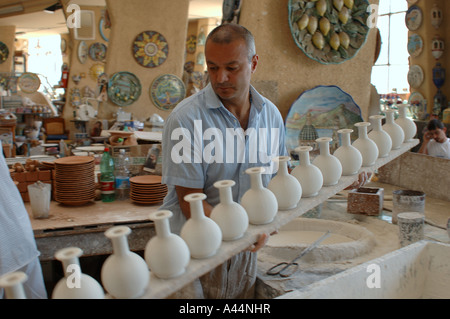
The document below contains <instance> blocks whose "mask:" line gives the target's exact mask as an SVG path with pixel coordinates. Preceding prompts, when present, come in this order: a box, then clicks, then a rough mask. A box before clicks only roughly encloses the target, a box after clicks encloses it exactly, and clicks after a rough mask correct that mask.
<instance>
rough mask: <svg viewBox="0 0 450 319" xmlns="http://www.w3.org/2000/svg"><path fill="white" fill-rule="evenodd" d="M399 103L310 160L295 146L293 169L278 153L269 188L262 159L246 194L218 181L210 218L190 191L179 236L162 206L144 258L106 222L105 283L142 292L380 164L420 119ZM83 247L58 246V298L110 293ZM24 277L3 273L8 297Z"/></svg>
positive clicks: (18, 294)
mask: <svg viewBox="0 0 450 319" xmlns="http://www.w3.org/2000/svg"><path fill="white" fill-rule="evenodd" d="M394 112H395V111H393V110H387V111H386V124H384V125H383V126H382V125H381V123H382V122H381V120H382V119H383V118H384V116H382V115H373V116H371V117H370V120H371V122H372V126H373V130H372V131H371V132H370V133H369V134H368V133H367V128H368V126H370V123H369V122H360V123H356V124H355V126H356V127H357V128H358V139H357V140H356V141H355V142H354V143H353V144H351V142H350V134H351V133H352V132H353V130H351V129H342V130H339V131H338V133H339V134H340V136H341V146H340V147H339V148H338V149H337V150H336V151H335V152H334V155H331V154H330V144H329V143H330V141H331V138H328V137H322V138H318V139H317V140H316V141H317V143H318V144H319V148H320V154H319V155H318V156H317V157H316V158H315V159H314V160H313V162H312V163H311V162H310V158H309V152H310V151H311V150H312V148H311V147H309V146H301V147H298V148H297V151H298V153H299V158H300V165H299V166H297V167H296V168H294V170H293V171H292V172H291V174H289V172H288V167H287V163H288V161H289V160H290V158H289V157H288V156H280V157H278V158H276V159H275V160H276V162H277V163H278V165H279V166H278V173H277V175H276V176H275V177H274V178H273V179H272V180H271V181H270V183H269V185H268V186H267V188H265V187H264V186H263V183H262V178H261V174H262V173H263V172H264V168H262V167H253V168H249V169H247V170H246V173H247V174H248V175H249V176H250V181H251V187H250V189H249V190H247V191H246V193H245V194H244V195H243V197H242V199H241V203H240V204H238V203H236V202H234V201H233V198H232V192H231V188H232V187H233V186H234V185H235V182H234V181H231V180H223V181H217V182H216V183H215V184H214V186H215V187H216V188H217V189H218V190H219V195H220V203H219V204H218V205H216V206H215V207H214V208H213V210H212V212H211V218H207V217H206V216H205V214H204V211H203V201H204V200H205V199H206V195H205V194H202V193H195V194H189V195H187V196H185V198H184V199H185V200H186V201H187V202H189V205H190V208H191V218H190V219H188V220H187V221H186V223H185V224H184V225H183V227H182V229H181V232H180V236H178V235H176V234H173V233H171V231H170V226H169V218H170V217H171V216H172V212H170V211H167V210H162V211H156V212H154V213H151V214H150V219H151V220H153V221H154V223H155V230H156V236H154V237H152V238H151V239H150V240H149V242H148V243H147V245H146V248H145V254H144V259H143V258H142V257H140V256H139V255H137V254H136V253H133V252H131V251H130V249H129V247H128V241H127V236H128V235H129V234H130V233H131V229H130V228H129V227H126V226H116V227H112V228H110V229H108V230H107V231H106V232H105V236H106V237H108V238H109V239H110V240H111V242H112V246H113V254H112V255H110V256H109V257H108V258H107V259H106V260H105V262H104V264H103V266H102V271H101V280H102V283H103V287H104V289H105V290H106V291H107V292H108V293H109V294H110V295H111V296H112V297H114V298H138V297H140V296H142V295H143V294H144V293H145V291H146V290H147V288H148V284H149V281H150V271H151V272H152V273H153V274H154V275H155V276H157V277H159V278H162V279H169V278H174V277H177V276H180V275H182V274H183V273H184V272H185V270H186V267H187V266H188V264H189V261H190V259H191V258H195V259H203V258H208V257H211V256H213V255H215V254H216V253H217V251H218V249H219V248H220V245H221V243H222V241H223V240H224V241H232V240H236V239H239V238H241V237H242V236H243V235H244V234H245V232H246V231H247V228H248V226H249V224H253V225H262V224H268V223H271V222H272V221H273V220H274V218H275V216H276V214H277V212H278V211H279V210H290V209H294V208H295V207H297V205H298V204H299V202H300V199H301V198H302V197H303V198H306V197H313V196H317V195H318V194H319V191H320V189H321V188H322V187H323V186H332V185H335V184H337V183H338V181H339V179H340V178H341V176H343V175H344V176H346V175H355V174H357V173H358V172H359V170H360V168H361V167H369V166H372V165H374V164H375V161H376V159H377V158H379V157H386V156H388V154H389V152H390V151H391V149H396V148H399V147H400V146H401V144H402V143H404V142H408V141H410V140H411V139H412V138H413V137H414V136H415V134H416V126H415V124H414V123H413V122H412V121H411V120H409V119H407V118H406V116H405V113H404V112H405V111H404V108H403V107H400V116H399V118H398V119H397V120H396V121H394ZM81 255H82V250H81V249H79V248H77V247H69V248H65V249H62V250H59V251H57V252H56V254H55V258H56V259H57V260H59V261H61V263H62V264H63V267H64V270H65V277H64V278H62V279H61V280H60V281H59V282H58V283H57V285H56V286H55V289H54V291H53V294H52V298H64V299H69V298H85V299H87V298H104V297H105V293H104V290H103V288H102V286H101V285H100V284H99V283H98V282H97V281H96V280H95V279H94V278H92V277H90V276H88V275H86V274H83V273H81V270H80V266H79V257H80V256H81ZM24 280H26V275H25V274H23V273H17V272H16V273H11V274H7V275H5V276H3V277H2V278H0V287H3V288H5V292H6V296H7V298H24V297H25V294H24V292H23V287H22V284H23V282H24Z"/></svg>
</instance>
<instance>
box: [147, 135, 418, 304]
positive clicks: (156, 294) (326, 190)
mask: <svg viewBox="0 0 450 319" xmlns="http://www.w3.org/2000/svg"><path fill="white" fill-rule="evenodd" d="M418 143H419V140H417V139H415V140H413V141H412V142H409V143H404V144H403V145H402V146H401V148H400V149H398V150H393V151H391V152H390V154H389V156H387V157H385V158H379V159H377V161H376V163H375V165H373V166H371V167H364V168H362V169H361V170H360V172H364V171H365V172H375V171H376V170H377V169H378V168H380V167H382V166H384V165H385V164H387V163H389V162H390V161H392V160H394V159H395V158H397V157H399V156H400V155H402V154H403V153H405V152H407V151H409V150H410V149H411V148H413V147H414V146H416V145H417V144H418ZM357 179H358V174H356V175H352V176H342V177H341V178H340V180H339V182H338V184H336V185H334V186H328V187H323V188H322V189H321V190H320V192H319V195H317V196H315V197H312V198H302V199H301V200H300V202H299V204H298V206H297V207H296V208H294V209H292V210H286V211H279V212H278V214H277V216H276V217H275V219H274V221H273V222H272V223H270V224H267V225H260V226H255V225H250V226H249V228H248V230H247V232H246V233H245V235H244V237H242V238H241V239H239V240H236V241H230V242H222V245H221V247H220V248H219V251H218V252H217V253H216V255H214V256H212V257H210V258H207V259H192V258H191V260H190V263H189V265H188V267H187V270H186V272H185V273H184V274H183V275H181V276H178V277H176V278H172V279H160V278H158V277H156V276H155V275H153V274H150V282H149V286H148V290H147V292H146V293H145V294H144V295H143V296H142V297H141V298H144V299H145V298H147V299H150V298H166V297H168V296H169V295H171V294H172V293H174V292H176V291H178V290H180V289H181V288H183V287H184V286H185V285H187V284H189V283H190V282H192V281H194V280H195V279H196V278H198V277H200V276H202V275H204V274H206V273H207V272H209V271H211V270H212V269H214V268H215V267H217V266H218V265H220V264H222V263H223V262H225V261H226V260H228V259H229V258H231V257H232V256H234V255H236V254H237V253H239V252H241V251H243V250H245V249H247V248H248V247H249V246H250V245H252V244H253V243H254V242H256V240H257V239H258V237H259V235H260V234H263V233H272V232H273V231H275V230H277V229H279V228H280V227H282V226H284V225H285V224H287V223H289V222H290V221H292V220H293V219H294V218H297V217H299V216H301V215H303V214H305V213H306V212H307V211H309V210H310V209H312V208H314V207H316V206H317V205H319V204H321V203H322V202H324V201H326V200H327V199H328V198H330V197H331V196H333V195H335V194H336V193H338V192H340V191H342V190H343V189H345V188H347V187H348V186H350V185H351V184H353V182H354V181H356V180H357Z"/></svg>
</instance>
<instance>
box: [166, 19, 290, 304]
mask: <svg viewBox="0 0 450 319" xmlns="http://www.w3.org/2000/svg"><path fill="white" fill-rule="evenodd" d="M205 57H206V64H207V69H208V75H209V80H210V83H209V84H208V85H207V86H206V87H205V88H204V89H202V90H201V91H199V92H198V93H196V94H194V95H192V96H190V97H189V98H187V99H185V100H183V101H182V102H181V103H179V104H178V105H177V106H176V107H175V109H174V110H173V111H172V113H171V114H170V116H169V117H168V119H167V121H166V123H165V125H164V132H163V143H162V144H163V145H164V147H163V150H162V151H163V161H164V162H163V165H162V167H163V173H162V176H163V178H162V182H163V183H164V184H167V185H168V194H167V196H166V197H165V199H164V202H163V205H162V206H161V207H160V209H167V210H170V211H172V212H173V217H172V218H171V230H172V231H173V232H174V233H177V232H179V231H180V230H181V227H182V225H183V224H184V222H185V221H186V220H187V219H188V218H190V207H189V203H187V202H186V201H184V196H185V195H187V194H190V193H204V194H206V195H207V199H206V200H205V201H204V203H203V204H204V205H203V206H204V211H205V215H206V216H209V215H210V213H211V210H212V208H213V207H214V206H215V205H217V204H218V203H219V201H220V198H219V193H218V190H217V189H216V188H215V187H214V186H213V184H214V182H216V181H218V180H225V179H230V180H234V181H236V185H235V186H234V187H233V188H232V193H233V200H234V201H236V202H240V200H241V197H242V196H243V194H244V193H245V192H246V191H247V190H248V189H249V188H250V178H249V176H248V175H247V174H246V173H245V170H246V169H247V168H250V167H257V166H267V163H263V162H264V160H261V153H262V152H265V156H269V157H271V158H273V157H276V156H280V155H287V150H286V147H285V142H284V134H285V133H284V132H285V128H284V121H283V119H282V116H281V114H280V112H279V110H278V109H277V107H276V106H275V105H274V104H273V103H271V102H270V101H269V100H268V99H266V98H264V97H263V96H262V95H260V94H259V93H258V92H257V91H256V90H255V89H254V88H253V87H252V86H251V85H250V80H251V77H252V74H253V73H254V72H255V70H256V67H257V65H258V55H256V50H255V43H254V38H253V36H252V34H251V33H250V32H249V31H248V30H247V29H246V28H244V27H242V26H240V25H237V24H232V23H230V24H223V25H221V26H219V27H217V28H215V29H214V30H213V31H212V32H211V33H210V34H209V35H208V38H207V40H206V44H205ZM195 122H197V124H198V125H201V126H202V127H201V128H200V129H199V131H196V127H195V124H196V123H195ZM197 128H198V127H197ZM249 128H252V129H255V130H256V131H257V132H259V129H263V130H265V132H266V133H267V135H268V136H267V140H266V142H263V143H257V144H258V150H257V151H256V152H255V153H251V151H250V148H251V147H253V146H254V145H255V143H249V142H248V140H247V137H248V136H246V137H245V140H246V142H245V143H241V145H242V149H239V147H240V146H241V145H238V151H236V152H233V153H234V154H233V155H232V156H231V161H228V160H227V159H228V158H227V155H229V154H227V150H228V149H227V148H226V145H225V144H226V143H223V144H221V145H220V146H218V147H216V148H215V152H216V154H218V153H221V154H222V155H223V158H221V159H219V160H218V161H215V162H212V163H211V162H208V161H206V160H205V159H204V154H203V151H204V149H205V145H199V146H200V147H196V141H194V136H195V134H196V133H199V134H200V135H201V136H200V139H202V137H203V136H204V132H205V131H206V130H207V129H212V130H216V131H220V132H222V136H223V137H224V140H225V137H226V132H227V130H230V129H231V130H233V131H235V130H242V132H244V131H245V132H247V129H249ZM180 129H183V130H184V132H188V133H186V134H187V135H190V136H191V138H190V139H188V143H189V146H190V147H191V149H190V150H189V154H184V152H183V155H180V153H179V151H177V152H176V156H175V157H176V158H180V156H182V157H183V158H184V157H186V156H187V157H190V156H191V153H192V152H191V151H192V150H193V151H194V156H193V158H194V160H192V159H190V160H189V159H187V160H186V161H184V162H182V163H176V159H174V158H173V156H174V155H173V152H174V150H175V149H176V148H177V145H179V143H180V141H179V139H180V136H179V135H178V136H176V137H175V140H174V138H173V137H172V135H173V134H174V133H175V132H180ZM271 129H275V130H278V133H279V134H278V135H277V134H273V135H272V130H271ZM177 130H178V131H177ZM276 135H277V136H276ZM258 138H260V136H259V135H258ZM272 138H273V141H274V142H272V143H273V144H277V145H276V146H277V147H272V146H273V145H272V144H270V143H271V142H270V141H272ZM267 141H269V142H267ZM199 142H200V143H205V144H206V142H207V140H205V141H203V140H200V141H199ZM215 142H218V143H219V144H220V141H215ZM226 142H227V143H228V141H226ZM265 143H266V144H267V143H269V144H270V147H271V148H268V147H269V146H268V145H266V144H265ZM250 144H252V145H250ZM259 144H263V145H259ZM274 149H276V150H275V151H274V152H272V151H273V150H274ZM196 150H197V152H199V153H197V154H196V153H195V152H196ZM269 150H270V151H269ZM228 151H229V150H228ZM239 151H242V152H243V154H245V161H240V160H239V159H238V158H237V157H238V154H237V153H239ZM250 153H251V154H253V155H254V154H257V155H258V160H257V161H255V162H252V163H250V161H249V154H250ZM269 153H270V154H269ZM195 159H197V160H195ZM222 159H223V161H222V162H220V160H222ZM272 176H273V175H272V174H263V176H262V178H263V184H264V185H265V186H267V185H268V182H269V181H270V179H271V178H272ZM268 237H269V234H261V235H260V238H259V240H258V242H256V243H255V244H254V245H253V246H252V247H249V249H247V250H245V251H243V252H241V253H239V254H237V255H235V256H233V257H231V258H230V259H229V260H228V261H227V262H225V263H224V264H222V265H220V266H218V267H217V268H216V269H215V270H213V271H211V272H210V273H208V274H206V275H204V276H203V277H201V278H200V282H201V289H202V293H203V296H199V295H190V296H187V295H179V297H181V298H187V297H193V298H201V297H204V298H207V299H209V298H253V297H254V295H253V291H254V284H255V281H256V259H257V257H256V254H255V252H256V251H257V250H258V249H260V248H261V247H262V246H264V245H265V243H266V241H267V240H268Z"/></svg>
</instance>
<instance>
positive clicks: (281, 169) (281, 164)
mask: <svg viewBox="0 0 450 319" xmlns="http://www.w3.org/2000/svg"><path fill="white" fill-rule="evenodd" d="M277 175H280V176H286V175H289V172H288V168H287V161H285V160H280V161H278V172H277Z"/></svg>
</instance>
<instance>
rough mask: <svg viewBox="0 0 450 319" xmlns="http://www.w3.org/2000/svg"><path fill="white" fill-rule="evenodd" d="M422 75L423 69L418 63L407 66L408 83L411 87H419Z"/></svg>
mask: <svg viewBox="0 0 450 319" xmlns="http://www.w3.org/2000/svg"><path fill="white" fill-rule="evenodd" d="M423 77H424V74H423V69H422V68H421V67H420V66H419V65H412V66H411V67H410V68H409V72H408V83H409V85H410V86H411V87H412V88H414V89H417V88H418V87H420V86H421V85H422V83H423Z"/></svg>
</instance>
